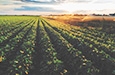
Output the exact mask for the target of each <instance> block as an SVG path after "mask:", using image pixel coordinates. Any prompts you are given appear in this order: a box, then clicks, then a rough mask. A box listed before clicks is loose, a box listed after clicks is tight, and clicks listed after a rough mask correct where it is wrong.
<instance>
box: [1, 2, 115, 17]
mask: <svg viewBox="0 0 115 75" xmlns="http://www.w3.org/2000/svg"><path fill="white" fill-rule="evenodd" d="M63 13H78V14H92V13H97V14H109V13H115V0H0V15H43V14H63Z"/></svg>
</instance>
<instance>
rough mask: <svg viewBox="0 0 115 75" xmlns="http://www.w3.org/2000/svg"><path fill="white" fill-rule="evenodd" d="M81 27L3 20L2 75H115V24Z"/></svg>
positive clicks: (27, 19) (32, 18)
mask: <svg viewBox="0 0 115 75" xmlns="http://www.w3.org/2000/svg"><path fill="white" fill-rule="evenodd" d="M82 19H83V18H82ZM72 24H75V22H74V23H72ZM77 24H78V25H70V24H69V23H68V24H65V23H62V22H59V21H56V20H51V19H47V18H43V17H41V16H0V75H115V33H114V30H115V28H114V27H115V22H114V21H105V20H104V21H102V22H101V21H91V22H85V21H82V22H81V21H80V22H79V23H77ZM89 24H90V25H89ZM96 24H97V26H96ZM108 24H110V26H109V25H108ZM100 25H101V26H100ZM104 25H105V26H104ZM110 28H111V29H110Z"/></svg>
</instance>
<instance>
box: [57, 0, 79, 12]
mask: <svg viewBox="0 0 115 75" xmlns="http://www.w3.org/2000/svg"><path fill="white" fill-rule="evenodd" d="M56 9H58V10H64V11H66V12H68V13H73V12H75V11H76V10H77V5H76V4H75V3H72V2H68V3H62V4H60V5H59V6H57V7H56Z"/></svg>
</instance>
